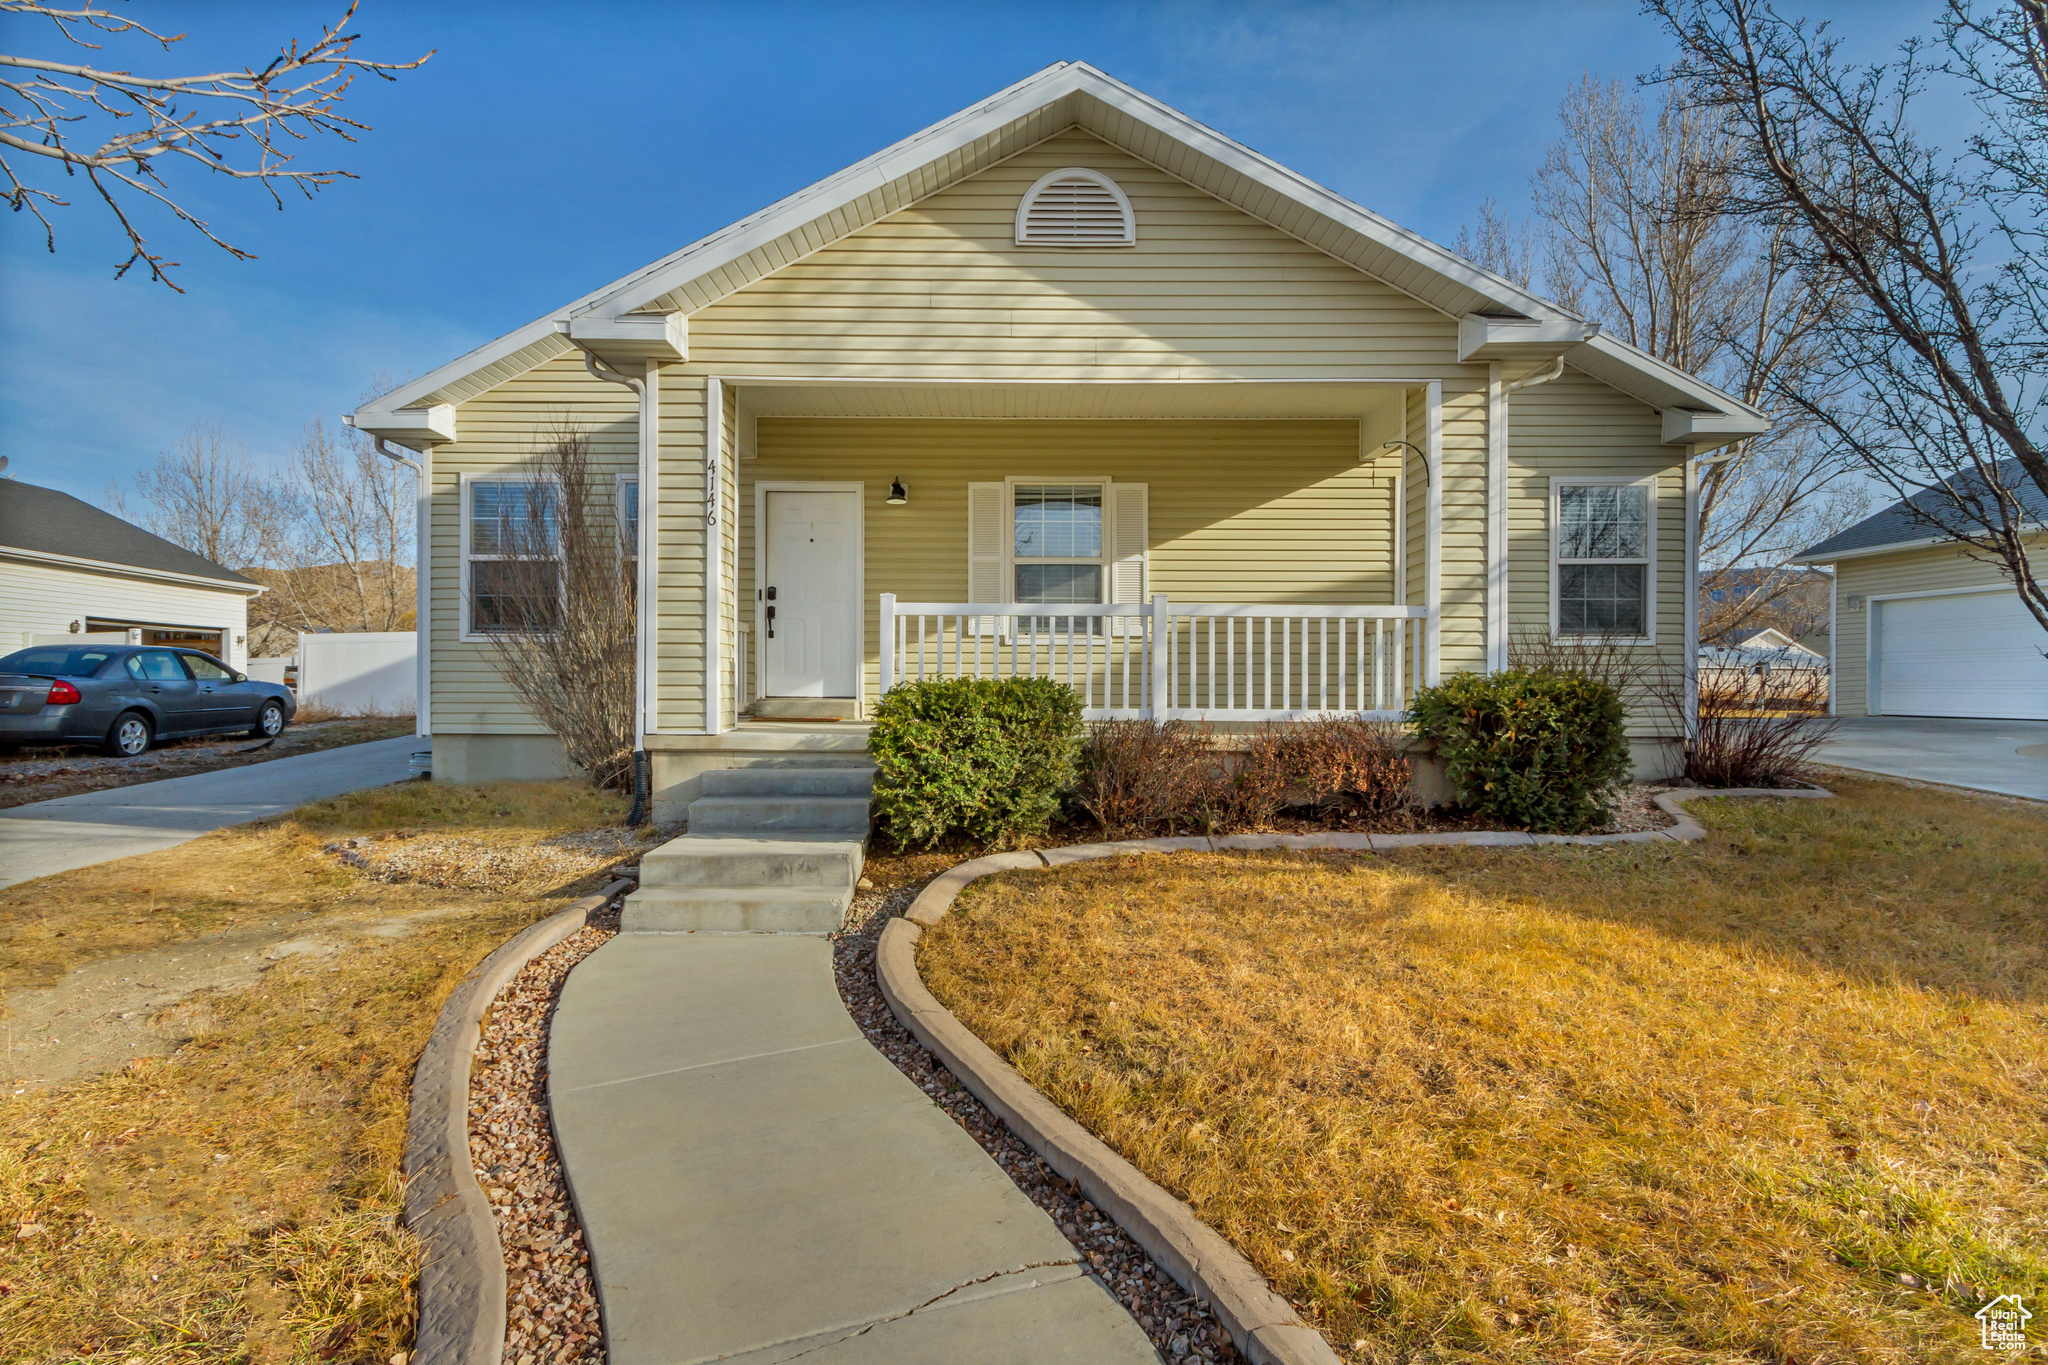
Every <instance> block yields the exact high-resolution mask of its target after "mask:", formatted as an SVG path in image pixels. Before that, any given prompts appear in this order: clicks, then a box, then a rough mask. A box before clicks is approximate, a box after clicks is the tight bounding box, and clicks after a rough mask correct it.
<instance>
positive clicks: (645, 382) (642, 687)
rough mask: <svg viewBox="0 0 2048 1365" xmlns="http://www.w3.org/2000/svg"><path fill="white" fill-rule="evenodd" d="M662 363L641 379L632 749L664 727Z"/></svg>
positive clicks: (653, 364) (642, 745) (649, 365)
mask: <svg viewBox="0 0 2048 1365" xmlns="http://www.w3.org/2000/svg"><path fill="white" fill-rule="evenodd" d="M660 445H661V362H660V361H658V360H650V361H648V362H647V370H646V374H645V377H644V378H643V379H642V380H641V383H640V450H639V460H640V467H639V469H638V471H637V477H638V479H639V488H640V524H639V525H638V526H637V527H636V528H634V536H633V540H634V544H633V554H634V556H635V558H634V563H635V564H636V565H637V566H638V577H637V580H636V581H635V582H634V584H633V591H634V593H635V594H637V596H638V602H637V610H636V611H635V612H634V618H635V619H634V623H633V630H634V637H633V671H634V685H633V693H634V696H633V752H635V753H639V752H640V751H641V750H643V749H645V748H646V747H647V736H648V734H649V733H651V732H652V731H655V730H658V729H660V728H661V727H660V725H659V724H658V723H657V719H656V717H655V714H654V630H655V611H654V608H655V600H654V599H655V593H656V592H657V589H656V587H655V580H656V577H657V575H656V573H655V567H656V566H655V553H656V548H657V547H658V546H659V545H660V544H661V537H659V536H657V535H656V534H655V521H656V518H657V517H658V516H659V513H658V512H657V510H656V507H657V505H658V502H659V499H658V498H657V497H656V488H657V484H658V482H659V480H660V477H661V461H660V459H659V451H660Z"/></svg>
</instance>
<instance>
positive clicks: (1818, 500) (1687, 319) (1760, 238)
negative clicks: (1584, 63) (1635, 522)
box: [1532, 77, 1865, 636]
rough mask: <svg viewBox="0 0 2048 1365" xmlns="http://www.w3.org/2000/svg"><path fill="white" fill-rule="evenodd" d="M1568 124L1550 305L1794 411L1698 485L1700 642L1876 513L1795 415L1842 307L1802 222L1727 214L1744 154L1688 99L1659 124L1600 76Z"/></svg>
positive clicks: (1667, 103) (1539, 212) (1679, 98)
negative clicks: (1803, 242) (1835, 534)
mask: <svg viewBox="0 0 2048 1365" xmlns="http://www.w3.org/2000/svg"><path fill="white" fill-rule="evenodd" d="M1559 121H1560V123H1561V124H1562V129H1563V136H1562V137H1560V138H1559V140H1558V141H1557V142H1556V143H1554V144H1552V146H1551V148H1550V150H1549V154H1548V155H1547V156H1546V158H1545V160H1544V163H1543V166H1542V169H1541V170H1539V171H1538V172H1537V173H1536V176H1535V177H1534V180H1533V182H1532V188H1533V191H1534V195H1533V199H1534V210H1535V218H1536V224H1537V235H1538V237H1539V238H1540V239H1541V242H1542V248H1543V257H1544V276H1545V282H1546V285H1547V286H1548V288H1549V290H1550V292H1551V294H1552V295H1553V296H1554V297H1555V298H1557V299H1558V301H1559V302H1561V303H1563V304H1564V305H1565V306H1566V307H1568V308H1571V309H1573V310H1574V311H1577V312H1581V313H1583V314H1585V315H1586V316H1588V317H1590V318H1592V319H1594V320H1596V321H1598V322H1600V323H1601V324H1602V325H1603V326H1604V327H1606V328H1607V330H1608V331H1610V332H1612V333H1614V334H1615V335H1617V336H1619V337H1620V338H1621V339H1622V340H1624V341H1627V342H1628V343H1629V344H1630V345H1632V346H1635V347H1636V348H1637V349H1639V350H1642V351H1645V352H1647V353H1649V354H1650V355H1653V356H1655V357H1657V358H1658V359H1660V360H1664V361H1667V362H1669V363H1670V364H1672V365H1674V366H1677V367H1678V368H1680V369H1682V370H1685V371H1687V372H1688V373H1692V374H1698V375H1700V376H1702V377H1703V378H1705V379H1707V380H1708V381H1709V382H1711V383H1713V384H1715V385H1717V386H1718V387H1720V388H1722V389H1724V390H1725V391H1727V392H1729V393H1732V394H1734V395H1735V396H1736V397H1738V398H1741V399H1742V400H1743V401H1744V402H1746V403H1749V404H1751V405H1753V406H1758V407H1763V408H1767V409H1779V410H1780V412H1779V420H1778V422H1777V424H1776V425H1775V426H1774V427H1773V429H1772V430H1771V431H1770V432H1768V433H1766V434H1765V435H1763V436H1759V437H1753V438H1750V439H1748V440H1744V441H1741V442H1738V443H1737V444H1735V445H1733V446H1731V447H1730V448H1729V450H1728V451H1726V452H1724V453H1723V454H1722V455H1721V456H1719V457H1717V458H1715V459H1713V460H1712V461H1711V462H1706V463H1704V465H1703V468H1702V470H1701V476H1700V496H1699V509H1700V541H1699V556H1700V563H1701V566H1702V577H1703V580H1704V586H1705V588H1706V589H1707V591H1706V592H1704V593H1703V594H1702V597H1703V602H1704V603H1705V604H1707V609H1706V612H1705V615H1704V617H1703V619H1702V620H1701V623H1700V625H1701V633H1702V634H1703V635H1708V636H1713V635H1719V634H1724V633H1726V632H1729V631H1732V630H1736V629H1739V628H1742V627H1744V626H1746V625H1750V624H1752V623H1753V622H1752V620H1751V618H1752V616H1754V615H1755V614H1756V613H1757V612H1758V611H1759V610H1760V609H1761V608H1763V607H1764V606H1765V604H1767V603H1769V602H1770V601H1771V600H1772V599H1773V597H1774V595H1775V585H1774V584H1773V583H1770V582H1765V583H1763V584H1760V585H1759V584H1757V583H1755V582H1749V583H1748V584H1747V586H1746V588H1745V590H1744V591H1741V592H1733V591H1730V592H1723V593H1721V594H1720V595H1719V596H1718V597H1717V596H1716V595H1715V593H1714V591H1713V590H1714V588H1715V586H1716V585H1717V584H1719V583H1720V582H1721V580H1723V579H1729V580H1730V581H1731V582H1732V581H1733V576H1735V575H1737V574H1742V575H1747V576H1749V577H1750V578H1753V576H1754V574H1755V572H1756V570H1757V569H1758V568H1759V567H1761V568H1762V569H1763V570H1764V571H1765V572H1766V574H1767V575H1775V576H1777V577H1779V578H1784V579H1786V581H1788V582H1789V579H1790V576H1791V575H1792V574H1793V573H1794V571H1792V570H1790V569H1788V568H1786V567H1784V566H1785V561H1786V560H1788V559H1789V558H1790V557H1791V556H1792V555H1793V554H1795V553H1797V551H1798V550H1799V549H1800V548H1801V547H1803V546H1804V545H1807V544H1811V543H1812V542H1813V541H1814V540H1816V539H1819V538H1821V537H1822V536H1824V535H1826V534H1828V533H1830V532H1832V531H1834V530H1837V529H1839V528H1840V527H1841V526H1844V525H1846V524H1847V523H1848V522H1849V521H1851V520H1853V519H1854V518H1855V517H1856V516H1858V515H1860V514H1861V513H1862V512H1863V510H1864V502H1865V500H1864V497H1863V496H1862V492H1861V489H1860V487H1859V486H1858V485H1857V484H1856V483H1855V482H1854V481H1853V480H1849V479H1847V478H1846V477H1845V476H1846V475H1848V474H1849V473H1850V472H1851V471H1852V470H1853V468H1854V467H1855V462H1854V460H1853V459H1851V458H1850V457H1848V456H1847V455H1845V454H1844V453H1843V452H1842V451H1841V450H1840V449H1839V448H1838V447H1837V446H1836V445H1835V444H1834V443H1833V442H1832V441H1830V440H1828V439H1827V438H1826V432H1825V430H1824V428H1822V427H1821V425H1820V424H1818V423H1816V422H1815V421H1813V420H1812V419H1811V417H1810V416H1808V415H1807V414H1806V413H1805V412H1804V411H1803V410H1802V409H1799V408H1798V407H1797V405H1793V404H1788V403H1787V402H1786V401H1785V395H1786V394H1787V393H1788V392H1789V391H1791V390H1794V389H1801V390H1805V391H1812V390H1814V389H1815V388H1817V387H1820V386H1819V385H1818V383H1817V375H1818V374H1819V373H1820V371H1821V370H1822V369H1823V367H1824V364H1825V359H1824V354H1823V347H1822V346H1821V343H1820V340H1819V335H1820V333H1819V329H1820V328H1821V326H1822V324H1823V323H1824V322H1826V321H1827V320H1828V318H1829V317H1830V316H1831V315H1832V314H1833V313H1834V312H1835V311H1837V309H1838V305H1837V303H1836V296H1835V293H1834V292H1833V291H1831V290H1829V289H1827V288H1825V287H1820V286H1823V285H1824V283H1825V282H1824V281H1821V280H1816V279H1813V278H1810V277H1809V276H1808V275H1807V274H1806V273H1805V272H1803V271H1802V270H1801V269H1800V268H1799V264H1798V261H1797V259H1796V257H1795V255H1794V254H1793V253H1792V252H1790V251H1789V250H1788V239H1789V237H1790V235H1791V232H1792V225H1791V224H1790V222H1789V221H1788V220H1786V219H1784V218H1783V217H1780V218H1776V219H1763V220H1757V219H1750V218H1744V217H1741V216H1738V215H1736V214H1734V213H1733V212H1731V196H1732V194H1733V185H1732V180H1731V174H1730V171H1729V169H1728V162H1729V159H1730V157H1731V155H1732V150H1733V140H1732V137H1731V135H1730V133H1729V131H1728V129H1727V128H1726V127H1725V126H1724V124H1725V121H1724V119H1723V118H1722V116H1721V115H1720V114H1719V113H1718V112H1716V111H1714V110H1712V109H1708V108H1703V107H1701V106H1700V105H1699V104H1698V103H1697V102H1696V101H1694V100H1692V99H1690V98H1689V96H1688V92H1687V91H1686V90H1685V89H1684V87H1682V86H1676V85H1674V86H1671V87H1669V88H1667V89H1666V90H1665V91H1664V98H1663V100H1662V102H1661V103H1660V104H1659V105H1658V106H1657V107H1655V108H1654V109H1652V108H1648V107H1646V106H1645V104H1644V102H1643V100H1642V98H1641V97H1640V96H1639V95H1638V94H1636V93H1635V92H1634V91H1632V90H1629V89H1626V88H1624V87H1623V86H1622V85H1620V84H1619V83H1618V82H1617V83H1609V84H1605V85H1603V84H1601V83H1599V82H1597V81H1595V80H1593V79H1592V78H1590V77H1588V78H1586V79H1584V80H1582V81H1581V82H1580V84H1579V85H1578V86H1577V87H1576V88H1575V89H1573V90H1572V92H1571V93H1570V94H1569V95H1567V96H1566V98H1565V100H1564V102H1563V105H1562V107H1561V108H1560V110H1559ZM1788 408H1789V409H1790V410H1789V411H1785V410H1786V409H1788ZM1757 587H1761V588H1762V591H1760V592H1759V591H1755V590H1754V589H1756V588H1757Z"/></svg>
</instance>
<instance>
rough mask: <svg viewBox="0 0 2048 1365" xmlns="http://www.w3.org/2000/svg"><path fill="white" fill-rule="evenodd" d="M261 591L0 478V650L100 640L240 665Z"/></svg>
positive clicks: (103, 517)
mask: <svg viewBox="0 0 2048 1365" xmlns="http://www.w3.org/2000/svg"><path fill="white" fill-rule="evenodd" d="M262 591H263V589H262V587H261V586H259V585H258V584H255V583H252V582H250V581H249V580H248V579H246V578H244V577H242V575H240V574H238V573H236V572H234V571H233V570H232V569H225V568H222V567H221V566H220V565H218V564H216V563H214V562H213V561H212V560H210V559H205V558H202V557H201V556H199V555H196V554H194V553H192V552H191V551H190V550H187V549H185V548H184V547H183V546H181V545H174V544H172V543H171V542H170V541H168V540H165V539H163V538H162V537H160V536H154V535H151V534H150V533H149V532H147V531H145V530H143V529H142V528H141V527H140V526H135V525H132V524H130V523H128V522H125V521H123V520H121V519H120V518H119V517H117V516H114V515H113V514H111V513H108V512H102V511H101V510H100V509H99V508H97V507H94V506H92V505H91V504H90V503H85V502H80V501H79V500H78V499H77V498H74V497H72V496H71V495H70V494H68V493H59V492H58V491H57V490H55V489H54V488H37V487H35V486H34V485H33V484H25V483H22V482H21V481H20V480H18V479H0V652H9V651H12V650H14V649H18V648H20V647H21V646H23V645H28V644H33V643H36V642H38V641H41V640H47V639H49V638H51V637H59V636H61V637H65V638H69V637H72V636H76V635H105V636H111V637H114V638H118V639H120V640H123V641H129V642H133V643H136V644H144V645H182V646H184V647H186V648H189V649H199V650H204V651H205V652H206V653H208V654H212V655H214V656H216V657H217V658H219V659H220V660H221V661H222V662H223V663H226V664H227V665H228V666H229V667H231V668H237V669H243V668H247V667H248V657H249V656H248V618H249V599H250V598H252V597H254V596H256V595H257V594H258V593H260V592H262Z"/></svg>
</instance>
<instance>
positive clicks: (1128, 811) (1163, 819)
mask: <svg viewBox="0 0 2048 1365" xmlns="http://www.w3.org/2000/svg"><path fill="white" fill-rule="evenodd" d="M1216 763H1217V755H1216V752H1215V748H1214V746H1213V745H1212V744H1211V742H1210V736H1209V732H1208V728H1207V727H1206V726H1201V725H1195V724H1191V723H1190V722H1188V721H1184V720H1169V721H1165V722H1159V721H1150V720H1106V721H1102V722H1099V723H1098V724H1096V725H1093V726H1091V727H1090V728H1089V736H1088V742H1087V744H1086V745H1085V746H1083V749H1082V756H1081V780H1080V782H1079V784H1078V785H1077V786H1076V787H1075V789H1074V794H1073V800H1074V804H1075V805H1077V806H1079V807H1080V808H1081V809H1082V810H1083V811H1085V812H1086V813H1087V814H1088V815H1089V816H1090V817H1091V818H1093V819H1094V821H1095V823H1097V824H1099V825H1101V826H1102V827H1103V829H1105V830H1107V831H1109V832H1110V833H1112V834H1117V835H1126V834H1159V833H1165V832H1167V831H1170V830H1174V829H1178V828H1180V827H1181V826H1183V825H1184V824H1185V823H1186V822H1187V819H1188V815H1189V811H1190V808H1191V803H1199V802H1200V800H1201V799H1202V797H1203V796H1204V795H1205V794H1207V793H1208V792H1210V791H1211V790H1212V789H1213V788H1214V787H1215V785H1216V781H1215V776H1214V772H1213V770H1214V769H1215V767H1216Z"/></svg>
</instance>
